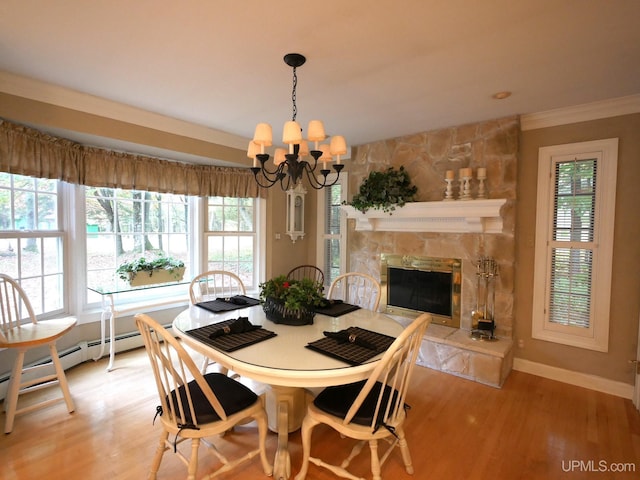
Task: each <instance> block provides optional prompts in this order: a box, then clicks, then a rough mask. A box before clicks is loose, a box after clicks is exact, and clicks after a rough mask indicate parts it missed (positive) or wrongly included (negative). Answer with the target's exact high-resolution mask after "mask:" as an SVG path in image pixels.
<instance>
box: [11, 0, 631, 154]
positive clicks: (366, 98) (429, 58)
mask: <svg viewBox="0 0 640 480" xmlns="http://www.w3.org/2000/svg"><path fill="white" fill-rule="evenodd" d="M639 18H640V1H638V0H615V1H611V0H589V1H585V0H517V1H514V0H487V1H477V0H441V1H438V0H375V1H371V0H366V1H365V0H349V1H345V0H325V1H323V2H305V1H300V0H298V1H295V2H294V1H290V0H275V1H271V2H268V1H264V0H244V1H228V0H227V1H224V0H182V1H180V2H169V1H165V2H158V1H157V0H136V1H131V0H94V1H91V2H87V1H86V0H57V1H55V2H52V1H50V0H39V1H37V0H2V2H1V3H0V73H4V74H9V75H10V77H9V78H11V79H12V81H11V82H8V81H6V76H5V81H4V82H1V81H0V91H2V88H3V87H4V90H5V91H7V90H11V89H12V88H13V89H14V91H12V92H9V93H14V94H18V95H22V96H25V97H27V96H30V95H33V96H34V97H36V96H38V95H40V96H41V97H42V96H44V97H46V100H47V101H51V102H53V103H58V104H64V103H65V102H71V101H72V100H71V99H72V98H73V108H76V109H78V110H83V109H86V111H91V109H94V110H95V109H96V108H98V107H97V106H101V107H103V108H101V110H100V114H101V115H104V116H107V117H108V116H110V115H111V116H114V117H115V116H117V115H120V116H124V117H125V118H126V119H127V120H128V121H131V122H136V121H138V122H140V123H144V122H150V123H153V122H157V123H156V125H162V124H165V125H167V126H168V128H173V127H171V125H174V124H175V123H171V122H170V121H169V120H171V121H173V120H175V121H176V122H178V121H179V124H180V125H181V126H182V127H184V129H185V131H188V132H193V133H192V134H193V135H194V136H199V137H206V136H207V135H210V137H211V138H210V140H211V141H212V142H218V143H219V144H226V145H228V146H233V147H236V148H246V144H247V142H248V139H249V138H251V137H252V135H253V129H254V127H255V124H256V123H258V122H268V123H271V124H272V125H273V128H274V138H277V137H279V136H280V135H281V129H282V124H283V122H284V121H285V120H289V119H290V118H291V114H292V111H291V89H292V71H291V68H290V67H288V66H287V65H285V64H284V62H283V60H282V58H283V56H284V54H286V53H289V52H298V53H301V54H303V55H305V56H306V57H307V63H306V64H305V65H304V66H302V67H300V68H299V69H298V89H297V106H298V117H297V118H298V120H299V121H300V123H301V125H302V126H303V128H305V129H306V123H307V122H308V121H309V120H311V119H316V118H319V119H322V120H323V121H324V123H325V127H326V130H327V133H329V134H342V135H344V136H345V137H346V139H347V142H348V144H349V145H350V146H357V145H360V144H364V143H369V142H372V141H377V140H383V139H388V138H393V137H396V136H400V135H406V134H411V133H416V132H424V131H429V130H434V129H438V128H442V127H448V126H454V125H461V124H465V123H470V122H476V121H482V120H488V119H493V118H500V117H503V116H510V115H514V114H527V113H534V112H542V111H547V110H551V109H557V108H562V107H568V106H574V105H580V104H586V103H590V102H595V101H600V100H605V99H611V98H617V97H624V96H628V95H635V94H638V93H640V28H639V27H638V19H639ZM16 79H18V80H25V81H26V80H29V81H31V80H33V81H35V82H34V83H33V85H36V86H37V88H36V87H34V88H32V89H28V90H27V89H23V90H20V91H17V90H19V89H16ZM17 83H20V84H24V83H28V82H22V81H19V82H17ZM43 85H48V86H50V87H51V89H43V88H42V86H43ZM60 87H63V88H60ZM38 91H39V92H40V93H38ZM501 91H510V92H512V95H511V96H510V97H508V98H506V99H503V100H496V99H494V98H492V95H493V94H495V93H497V92H501ZM43 92H46V93H43ZM71 93H74V94H78V95H76V96H73V95H71ZM100 102H104V103H100ZM106 105H110V106H111V107H112V108H106ZM114 106H117V108H116V107H114ZM125 106H126V108H125ZM0 116H2V110H1V106H0ZM161 119H164V120H165V122H164V123H163V122H162V121H161ZM67 133H68V135H67V136H69V137H71V138H74V137H73V135H74V134H73V133H71V132H67ZM80 133H81V132H80ZM80 133H79V134H77V137H76V138H81V137H82V135H80ZM89 141H90V142H91V143H93V144H100V143H101V142H102V143H104V144H108V143H109V142H110V141H109V140H108V139H100V138H98V137H94V138H91V139H90V140H89ZM111 142H112V143H113V141H111ZM121 148H123V149H126V150H129V151H132V150H135V149H144V146H136V145H127V144H121ZM200 160H202V159H200ZM194 161H198V159H194ZM206 161H209V162H212V159H206Z"/></svg>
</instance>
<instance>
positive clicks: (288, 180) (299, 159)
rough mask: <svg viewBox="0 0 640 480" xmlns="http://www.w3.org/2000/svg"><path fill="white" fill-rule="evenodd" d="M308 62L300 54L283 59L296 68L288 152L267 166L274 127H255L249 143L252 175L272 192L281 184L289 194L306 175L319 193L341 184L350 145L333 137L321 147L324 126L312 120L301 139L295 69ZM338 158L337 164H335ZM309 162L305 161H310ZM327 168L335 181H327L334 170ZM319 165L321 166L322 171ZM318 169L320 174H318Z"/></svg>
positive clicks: (277, 153)
mask: <svg viewBox="0 0 640 480" xmlns="http://www.w3.org/2000/svg"><path fill="white" fill-rule="evenodd" d="M306 60H307V59H306V58H305V57H304V56H303V55H300V54H299V53H288V54H286V55H285V56H284V62H285V63H286V64H287V65H289V66H290V67H292V68H293V90H292V92H291V101H292V103H293V114H292V117H291V120H290V121H288V122H285V124H284V129H283V132H282V142H283V143H284V144H285V145H288V151H287V150H286V149H285V148H276V149H275V152H274V157H273V166H270V165H269V164H268V163H267V162H268V160H269V154H267V153H265V147H270V146H271V145H272V144H273V134H272V130H271V125H269V124H268V123H259V124H258V125H257V126H256V130H255V134H254V136H253V140H251V141H250V142H249V148H248V150H247V156H248V157H249V158H252V159H253V167H251V171H252V172H253V176H254V177H255V179H256V182H257V183H258V185H259V186H260V187H263V188H270V187H273V186H274V185H275V184H277V183H279V184H280V187H281V188H282V189H283V190H288V189H289V188H292V187H293V186H294V185H297V184H299V183H300V182H301V181H302V177H303V176H304V175H306V177H307V179H308V181H309V184H310V185H311V187H313V188H315V189H316V190H320V189H321V188H324V187H330V186H332V185H335V184H336V183H337V182H338V179H339V177H340V171H341V170H342V169H343V168H344V165H343V164H342V163H341V159H340V156H341V155H345V154H346V153H347V144H346V142H345V139H344V137H342V136H340V135H335V136H331V141H330V142H329V143H328V144H326V143H325V144H321V143H320V142H323V141H324V140H325V139H326V138H327V135H326V134H325V131H324V125H323V124H322V121H320V120H311V121H310V122H309V126H308V128H307V139H306V140H304V139H303V138H302V129H301V128H300V125H299V124H298V122H296V116H297V114H298V108H297V106H296V86H297V84H298V77H297V75H296V68H298V67H300V66H302V65H304V63H305V62H306ZM307 142H309V143H312V144H313V150H309V143H307ZM334 156H335V163H333V161H334ZM309 157H310V159H309V160H306V159H307V158H309ZM328 164H330V165H331V166H332V167H333V171H335V173H336V176H335V178H334V179H333V180H329V179H328V175H329V174H330V173H331V170H330V169H329V168H327V166H328ZM320 165H322V166H321V167H320ZM318 168H319V172H317V173H316V170H317V169H318Z"/></svg>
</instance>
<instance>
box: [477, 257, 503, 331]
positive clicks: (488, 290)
mask: <svg viewBox="0 0 640 480" xmlns="http://www.w3.org/2000/svg"><path fill="white" fill-rule="evenodd" d="M497 276H498V264H497V262H496V261H495V260H494V259H493V258H489V257H481V258H480V259H478V261H477V263H476V279H477V282H478V286H477V292H476V295H477V296H476V309H475V310H473V311H472V312H471V338H473V339H475V340H490V341H494V340H497V337H496V336H495V334H494V332H495V329H496V324H495V317H494V314H495V305H496V286H495V279H496V277H497Z"/></svg>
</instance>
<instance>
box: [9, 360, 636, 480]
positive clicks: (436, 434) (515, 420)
mask: <svg viewBox="0 0 640 480" xmlns="http://www.w3.org/2000/svg"><path fill="white" fill-rule="evenodd" d="M105 366H106V360H101V361H100V362H97V363H94V362H92V361H91V362H87V363H84V364H82V365H79V366H77V367H74V368H72V369H71V370H69V371H68V379H69V384H70V387H71V393H72V395H73V398H74V401H75V403H76V411H75V413H73V414H71V415H69V414H68V413H67V412H66V410H65V407H64V404H60V405H56V406H53V407H50V408H47V409H44V410H41V411H36V412H32V413H29V414H26V415H22V416H19V417H17V418H16V422H15V427H14V431H13V433H11V434H9V435H2V436H0V478H2V479H3V480H14V479H20V480H24V479H36V478H47V479H50V480H57V479H65V480H68V479H72V480H73V479H87V480H93V479H105V480H107V479H108V480H111V479H118V480H125V479H126V480H140V479H143V478H146V476H147V473H148V468H149V465H150V462H151V459H152V456H153V452H154V450H155V448H156V444H157V438H158V435H159V426H158V425H157V424H156V425H155V426H153V425H152V420H153V416H154V413H155V407H156V405H157V400H156V393H155V386H154V383H153V378H152V375H151V370H150V367H149V365H148V360H147V357H146V353H145V352H144V350H143V349H140V350H135V351H132V352H126V353H121V354H118V356H117V361H116V369H115V370H114V371H112V372H110V373H107V372H106V371H105ZM414 380H415V385H414V386H413V388H412V390H411V393H412V395H411V398H410V403H411V406H412V409H411V410H410V412H409V419H408V423H407V436H408V440H409V446H410V449H411V453H412V457H413V463H414V466H415V472H416V473H415V474H414V475H413V477H411V476H409V475H407V474H406V472H405V471H404V468H403V467H402V462H401V460H400V458H399V455H396V454H395V453H394V454H393V455H392V456H391V458H390V459H389V460H388V461H387V463H386V464H385V465H384V466H383V470H382V474H383V477H384V478H386V479H389V480H391V479H393V480H396V479H402V478H416V479H420V480H421V479H433V480H440V479H446V480H456V479H471V480H474V479H478V480H480V479H481V480H484V479H509V480H512V479H564V478H566V479H570V480H574V479H591V478H593V479H602V480H605V479H607V480H608V479H618V478H619V479H632V478H634V479H637V478H640V413H639V412H638V411H637V410H635V409H634V407H633V405H632V403H631V402H630V401H629V400H624V399H622V398H618V397H614V396H610V395H606V394H602V393H598V392H594V391H591V390H586V389H583V388H579V387H574V386H570V385H566V384H562V383H559V382H555V381H551V380H547V379H543V378H540V377H536V376H533V375H529V374H525V373H520V372H512V373H511V375H510V376H509V378H508V379H507V381H506V383H505V385H504V387H503V388H502V389H495V388H492V387H487V386H484V385H480V384H478V383H474V382H471V381H468V380H464V379H461V378H457V377H454V376H451V375H447V374H444V373H441V372H436V371H433V370H430V369H427V368H424V367H419V368H417V369H416V374H415V377H414ZM35 395H42V393H36V394H35ZM0 421H1V422H4V414H3V415H1V416H0ZM254 439H255V436H254V430H253V427H252V425H247V426H243V427H241V428H238V429H237V430H235V431H234V432H232V433H230V434H228V435H227V436H225V437H224V439H221V441H220V444H221V445H224V447H223V450H224V451H225V452H227V453H228V452H233V451H234V448H238V445H246V444H247V443H248V442H253V441H254ZM350 445H351V441H350V440H348V439H341V438H340V437H339V436H338V435H337V434H335V433H334V432H332V431H329V430H326V429H323V428H322V427H318V428H317V429H316V431H315V432H314V436H313V445H312V452H314V454H318V455H319V456H327V457H329V458H335V457H336V456H340V457H341V456H342V455H343V452H347V451H348V449H350ZM275 446H276V436H275V434H270V435H269V438H268V447H267V448H268V453H269V455H270V458H273V454H274V452H275ZM290 446H291V452H292V470H293V474H294V475H295V473H297V471H298V468H299V463H300V458H301V449H300V435H299V433H298V432H296V433H293V434H291V440H290ZM202 450H204V449H202ZM368 462H369V455H368V451H365V452H363V454H362V455H361V456H360V458H359V459H358V460H357V461H356V462H355V463H354V465H353V466H354V471H355V472H356V473H357V474H360V475H363V476H365V477H367V478H370V474H369V464H368ZM214 465H215V460H213V457H212V456H210V455H205V454H204V453H203V455H202V460H201V467H202V469H201V470H200V471H201V472H203V473H204V471H205V470H206V468H207V466H214ZM613 468H615V469H618V470H624V471H623V472H622V473H614V472H611V471H606V472H605V471H601V470H603V469H604V470H611V469H613ZM633 469H635V472H633V471H632V470H633ZM590 470H591V471H590ZM185 476H186V475H185V470H184V467H183V465H182V464H181V463H180V462H179V461H178V459H177V458H176V457H175V456H174V455H173V454H172V453H171V452H167V453H165V458H164V460H163V463H162V465H161V467H160V472H159V475H158V479H161V480H165V479H176V478H184V477H185ZM220 478H222V479H227V478H229V479H231V478H234V479H236V478H242V479H244V478H246V479H254V478H255V479H259V478H265V476H264V474H263V473H262V471H261V469H260V465H259V462H258V461H257V460H255V459H254V460H252V461H250V462H248V463H246V464H245V465H244V466H242V467H240V468H239V469H236V470H235V471H233V472H231V473H229V474H227V475H223V476H221V477H220ZM307 478H308V479H310V480H325V479H330V478H334V477H332V476H331V475H329V474H328V472H326V471H324V470H321V469H319V468H318V467H316V466H315V465H311V466H310V467H309V474H308V476H307Z"/></svg>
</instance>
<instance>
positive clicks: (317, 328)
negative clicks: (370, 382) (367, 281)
mask: <svg viewBox="0 0 640 480" xmlns="http://www.w3.org/2000/svg"><path fill="white" fill-rule="evenodd" d="M255 303H257V302H255ZM332 315H333V314H332V313H331V312H330V311H327V312H325V313H321V311H318V312H317V313H316V315H315V317H314V318H313V323H312V324H307V325H301V326H294V325H286V324H282V323H275V322H273V321H271V320H269V319H267V317H266V314H265V312H264V310H263V309H262V307H261V306H260V305H252V306H246V307H240V308H237V307H236V308H233V309H230V310H228V311H211V310H209V309H206V308H203V307H201V306H198V305H191V306H189V308H187V309H186V310H184V311H182V312H181V313H180V314H178V315H177V316H176V318H175V319H174V321H173V324H172V328H173V332H174V334H175V335H176V336H177V337H179V338H180V339H182V340H183V341H184V343H185V344H186V345H188V346H189V347H191V348H192V349H193V350H195V351H197V352H199V353H200V354H202V355H204V356H206V357H208V358H209V359H211V360H213V361H215V362H216V363H218V364H220V365H221V366H222V367H225V368H227V369H229V370H231V371H233V372H235V373H236V374H238V375H240V376H241V377H246V378H249V379H251V380H254V381H256V382H259V383H261V384H264V385H265V386H266V393H265V397H266V400H265V407H266V410H267V416H268V418H269V429H270V430H272V431H274V432H276V433H277V435H278V442H277V443H278V444H277V449H276V455H275V459H274V477H275V478H277V479H278V480H280V479H288V478H289V477H290V475H291V460H290V454H289V449H288V436H289V433H291V432H294V431H296V430H298V429H299V428H300V426H301V424H302V419H303V418H304V414H305V411H306V406H307V404H308V402H309V401H311V400H312V398H313V395H312V393H310V392H312V390H313V389H316V388H320V387H328V386H332V385H343V384H348V383H352V382H357V381H360V380H363V379H366V378H368V376H369V374H370V373H371V372H372V370H373V369H374V368H375V367H376V365H377V364H378V361H379V360H380V358H381V356H382V354H383V352H384V350H386V348H388V346H389V345H390V344H391V342H393V340H394V339H395V338H396V337H397V336H398V335H399V334H400V333H401V332H402V330H403V328H404V327H403V326H402V325H401V324H400V323H398V322H396V321H395V320H394V319H392V318H391V317H389V316H387V315H384V314H382V313H379V312H374V311H370V310H365V309H360V308H357V307H354V309H352V311H348V312H347V313H343V314H340V315H339V316H332ZM239 319H243V321H245V322H246V320H244V319H248V321H249V322H250V324H251V325H253V326H254V328H255V330H253V331H251V332H248V333H246V334H227V335H224V334H221V335H220V336H216V335H212V332H213V331H215V330H220V331H219V332H218V333H220V332H221V331H222V330H221V329H222V328H223V327H222V326H228V325H230V324H232V323H234V322H236V321H238V320H239ZM226 331H227V332H228V331H229V328H227V329H226ZM344 332H349V335H348V338H349V339H350V340H351V341H349V340H346V341H343V340H335V339H334V338H333V336H335V334H336V333H339V334H342V333H344ZM242 335H244V337H243V338H245V337H246V338H249V337H255V338H253V339H252V340H251V339H250V340H249V341H248V342H247V344H246V345H239V346H238V345H235V344H234V342H237V341H238V340H237V339H238V338H240V337H241V336H242ZM210 337H213V338H210ZM234 337H235V338H234ZM356 337H358V338H359V339H369V340H371V342H372V343H374V344H375V345H371V344H368V345H366V343H369V342H366V343H361V342H363V341H364V340H361V342H356V343H361V344H362V345H366V348H365V347H362V346H361V345H360V344H358V345H354V344H353V340H355V339H356ZM374 346H375V348H373V347H374ZM326 347H327V348H326ZM367 350H369V351H367ZM352 352H354V353H353V354H352ZM353 355H355V356H353Z"/></svg>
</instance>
